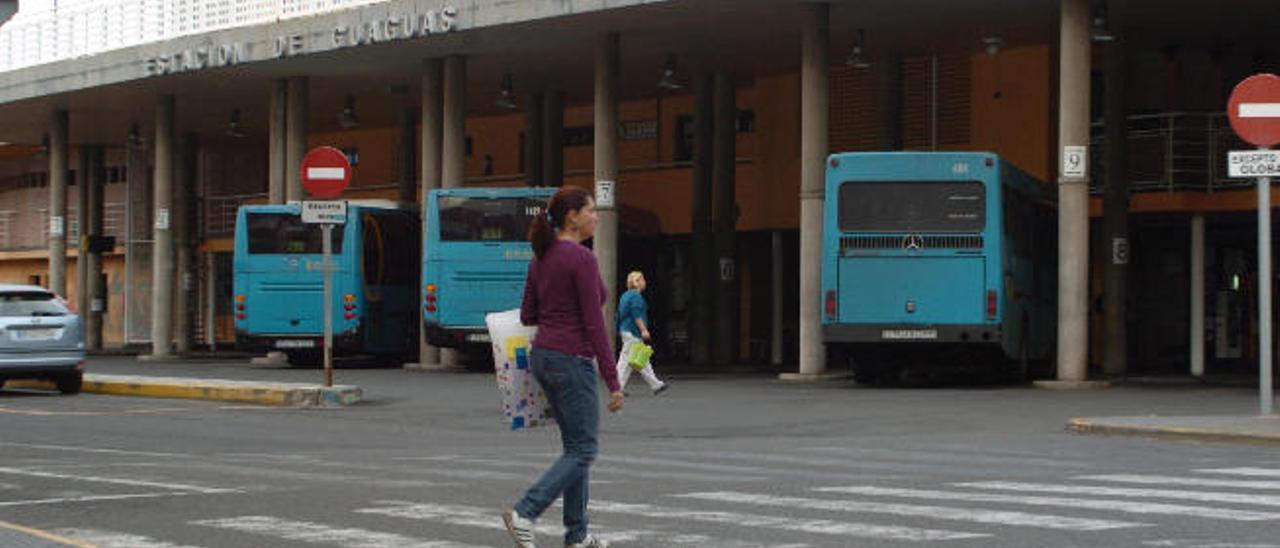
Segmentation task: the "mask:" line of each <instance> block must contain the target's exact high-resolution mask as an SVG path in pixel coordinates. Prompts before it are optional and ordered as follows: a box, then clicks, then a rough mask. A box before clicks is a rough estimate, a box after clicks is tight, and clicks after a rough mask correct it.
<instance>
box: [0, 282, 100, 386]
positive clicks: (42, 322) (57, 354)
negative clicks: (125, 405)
mask: <svg viewBox="0 0 1280 548" xmlns="http://www.w3.org/2000/svg"><path fill="white" fill-rule="evenodd" d="M83 378H84V327H83V324H82V323H81V321H80V316H78V315H76V313H75V312H72V311H71V309H70V308H68V307H67V304H66V302H65V301H63V300H62V299H61V298H59V297H58V296H57V295H55V294H53V293H51V292H50V291H49V290H47V289H44V288H42V287H37V286H34V285H15V284H0V386H3V385H4V382H5V381H7V380H9V379H47V380H51V381H53V382H54V383H55V384H56V385H57V387H58V391H59V392H62V393H63V394H75V393H77V392H79V391H80V385H81V383H82V381H83Z"/></svg>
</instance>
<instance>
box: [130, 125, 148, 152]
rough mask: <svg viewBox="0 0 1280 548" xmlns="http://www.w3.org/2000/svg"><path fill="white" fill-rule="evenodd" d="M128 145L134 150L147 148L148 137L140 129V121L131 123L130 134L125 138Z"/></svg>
mask: <svg viewBox="0 0 1280 548" xmlns="http://www.w3.org/2000/svg"><path fill="white" fill-rule="evenodd" d="M125 141H126V145H127V146H128V147H129V148H131V149H133V150H146V148H147V138H146V137H143V136H142V132H141V131H139V130H138V123H137V122H134V123H132V124H130V125H129V136H128V137H127V138H126V139H125Z"/></svg>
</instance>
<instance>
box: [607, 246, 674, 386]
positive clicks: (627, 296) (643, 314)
mask: <svg viewBox="0 0 1280 548" xmlns="http://www.w3.org/2000/svg"><path fill="white" fill-rule="evenodd" d="M645 285H646V284H645V280H644V274H643V273H641V272H640V271H632V272H631V273H630V274H627V292H626V293H623V294H622V298H621V299H620V300H619V301H618V334H619V335H621V336H622V353H621V354H619V355H618V385H619V386H621V387H622V388H626V387H627V379H630V378H631V371H632V370H633V369H632V365H631V364H630V363H629V362H628V359H627V358H628V357H629V356H631V347H632V346H634V345H636V344H639V343H640V342H642V341H643V342H644V343H651V341H652V338H650V337H649V303H648V302H646V301H645V300H644V296H643V295H641V293H642V292H644V288H645ZM635 369H636V370H639V371H640V376H641V377H644V382H646V383H648V384H649V389H650V390H653V393H654V395H657V394H661V393H663V392H665V391H666V390H667V383H665V382H662V381H661V380H659V379H658V375H656V374H654V372H653V364H652V363H650V362H649V360H645V362H644V368H639V367H637V368H635Z"/></svg>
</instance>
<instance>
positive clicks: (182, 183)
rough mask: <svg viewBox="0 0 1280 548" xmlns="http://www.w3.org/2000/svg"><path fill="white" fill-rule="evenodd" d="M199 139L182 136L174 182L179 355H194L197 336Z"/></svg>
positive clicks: (175, 320) (175, 330) (175, 306)
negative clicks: (195, 313) (194, 342)
mask: <svg viewBox="0 0 1280 548" xmlns="http://www.w3.org/2000/svg"><path fill="white" fill-rule="evenodd" d="M198 139H199V138H198V137H197V136H196V134H194V133H187V134H185V135H183V136H182V142H181V143H179V149H178V160H177V164H176V165H175V177H174V181H173V214H172V215H173V246H174V251H175V255H176V261H175V262H176V280H175V283H176V284H177V287H176V290H177V292H176V293H174V296H173V310H174V315H173V338H174V346H175V350H176V351H177V352H178V354H186V353H189V352H191V348H192V340H193V339H194V337H195V321H194V319H195V318H194V316H193V314H194V310H195V303H196V293H195V291H196V278H195V276H196V260H195V241H194V240H195V238H194V237H193V233H194V230H193V228H194V224H195V223H194V219H193V218H192V217H194V216H195V210H196V203H195V202H196V192H195V187H196V177H197V173H198V166H197V155H198V154H199V150H200V142H199V140H198Z"/></svg>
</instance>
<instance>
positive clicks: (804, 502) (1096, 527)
mask: <svg viewBox="0 0 1280 548" xmlns="http://www.w3.org/2000/svg"><path fill="white" fill-rule="evenodd" d="M674 496H676V497H679V498H690V499H697V500H709V501H716V502H734V503H742V504H756V505H761V506H779V507H783V508H803V509H806V510H831V511H836V512H865V513H870V514H892V515H898V516H918V517H929V518H935V519H944V520H954V521H968V522H973V523H986V524H997V525H1016V526H1026V527H1040V528H1044V529H1063V530H1069V531H1105V530H1109V529H1125V528H1130V527H1149V526H1150V524H1147V523H1133V522H1126V521H1111V520H1100V519H1082V518H1072V517H1066V516H1054V515H1044V514H1030V513H1026V512H1012V511H1005V510H975V509H968V508H952V507H946V506H921V505H914V504H888V503H875V502H860V501H850V500H823V499H809V498H799V497H776V496H771V495H758V494H752V493H735V492H729V491H718V492H710V493H686V494H683V495H674Z"/></svg>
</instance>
